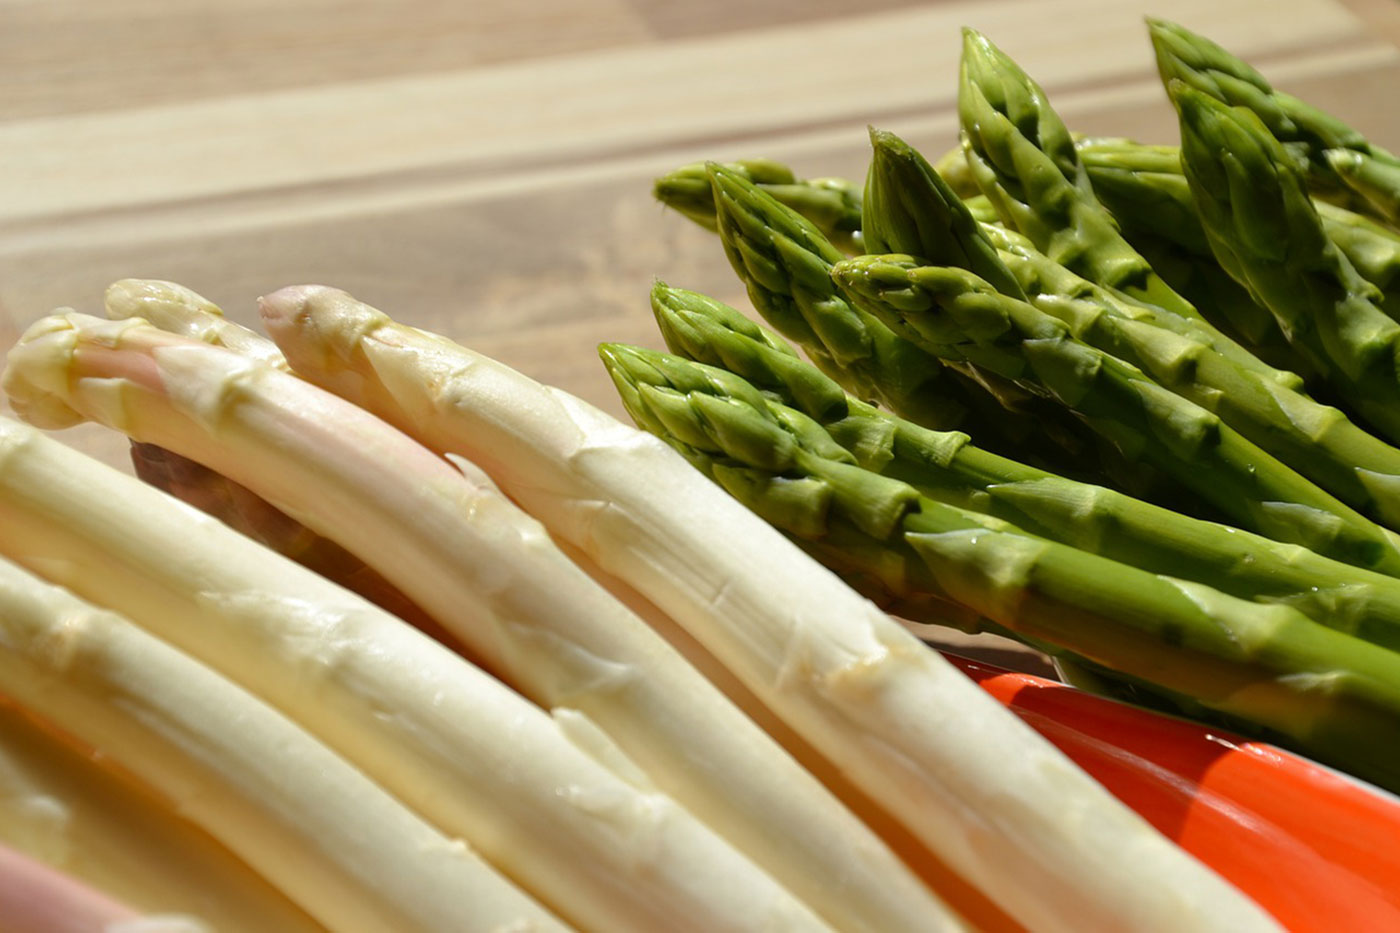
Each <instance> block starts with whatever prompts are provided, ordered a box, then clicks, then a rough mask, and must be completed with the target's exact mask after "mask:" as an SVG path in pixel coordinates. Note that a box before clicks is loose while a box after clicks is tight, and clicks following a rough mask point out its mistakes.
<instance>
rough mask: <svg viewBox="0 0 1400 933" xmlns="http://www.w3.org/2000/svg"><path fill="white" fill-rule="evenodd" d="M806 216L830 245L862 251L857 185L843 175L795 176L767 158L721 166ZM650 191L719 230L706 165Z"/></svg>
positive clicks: (664, 179) (679, 172)
mask: <svg viewBox="0 0 1400 933" xmlns="http://www.w3.org/2000/svg"><path fill="white" fill-rule="evenodd" d="M724 167H725V168H726V169H728V170H729V171H731V172H733V173H735V174H736V175H738V176H740V177H742V178H745V179H747V180H749V181H750V182H752V183H754V184H755V185H757V186H758V187H759V188H761V189H762V190H764V191H766V192H768V193H769V194H770V195H772V196H773V198H774V199H775V200H777V201H778V202H779V203H781V204H786V205H787V206H788V207H790V208H792V209H793V210H795V211H797V213H799V214H801V215H802V216H803V217H805V218H807V220H808V221H810V222H811V223H812V224H813V225H814V226H815V227H816V228H817V229H818V230H820V231H821V232H822V234H823V235H824V236H825V237H826V238H827V239H828V240H830V241H831V243H832V245H833V246H835V247H837V248H838V249H840V250H841V251H842V252H845V253H859V252H864V248H863V246H862V244H861V237H860V212H861V203H860V200H861V195H860V188H859V187H858V186H856V185H854V184H852V183H851V182H849V181H846V180H845V179H843V178H811V179H802V178H798V177H797V176H796V175H795V174H794V173H793V171H792V169H790V168H788V167H787V166H786V165H783V164H782V163H779V162H773V161H771V160H769V159H750V160H746V161H742V162H729V163H726V164H725V166H724ZM652 193H653V195H654V196H655V197H656V199H657V200H658V201H660V202H661V203H662V204H665V205H666V206H667V207H670V208H673V209H675V210H677V211H679V212H680V213H682V214H684V215H685V216H686V217H688V218H690V219H691V220H693V221H694V222H695V223H697V224H699V225H700V226H702V227H704V228H705V229H706V230H717V229H718V228H717V226H716V221H715V198H714V192H713V189H712V188H711V186H710V175H709V172H708V171H707V170H706V168H705V163H703V162H696V163H694V164H691V165H684V166H681V167H680V168H678V169H676V170H675V171H673V172H669V173H667V174H665V175H663V176H661V177H660V178H658V179H656V181H655V183H654V184H653V186H652Z"/></svg>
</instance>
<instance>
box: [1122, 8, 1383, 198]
mask: <svg viewBox="0 0 1400 933" xmlns="http://www.w3.org/2000/svg"><path fill="white" fill-rule="evenodd" d="M1147 27H1148V32H1149V33H1150V35H1151V37H1152V48H1153V51H1154V52H1155V53H1156V55H1157V70H1158V72H1159V73H1160V74H1161V76H1162V83H1163V84H1164V85H1170V84H1171V83H1172V81H1180V82H1181V83H1183V84H1185V85H1187V86H1188V87H1191V88H1192V89H1194V90H1196V91H1199V92H1200V93H1202V94H1206V95H1208V96H1210V97H1212V98H1214V99H1215V100H1218V101H1220V102H1221V103H1224V104H1229V105H1232V106H1237V107H1244V108H1246V109H1248V110H1250V111H1252V112H1253V113H1254V114H1255V116H1257V117H1258V118H1259V119H1260V120H1261V121H1262V122H1263V124H1264V126H1266V127H1268V130H1269V133H1270V134H1271V135H1272V136H1273V137H1274V138H1275V139H1277V140H1279V141H1280V142H1281V143H1283V144H1285V145H1286V146H1287V147H1288V149H1287V151H1288V153H1289V158H1290V159H1291V160H1292V161H1293V162H1294V163H1295V164H1296V165H1298V166H1299V167H1301V168H1303V169H1304V170H1305V171H1306V173H1307V177H1308V179H1309V181H1310V183H1311V185H1312V187H1313V188H1314V189H1315V190H1317V191H1318V193H1319V194H1321V195H1323V196H1325V197H1330V198H1339V199H1341V200H1342V202H1343V203H1345V204H1356V199H1354V198H1349V197H1348V190H1347V189H1348V186H1347V185H1346V183H1345V181H1344V177H1343V176H1341V175H1339V173H1338V172H1337V169H1336V167H1335V166H1334V165H1332V164H1331V163H1330V162H1329V160H1328V158H1327V156H1326V155H1325V153H1326V151H1327V150H1329V149H1342V150H1349V151H1352V152H1355V153H1359V154H1361V155H1363V156H1365V157H1366V159H1367V160H1368V161H1370V162H1373V163H1385V164H1389V165H1392V166H1400V162H1397V161H1396V159H1395V157H1394V156H1392V155H1391V154H1390V153H1389V152H1386V151H1385V150H1384V149H1381V148H1380V147H1379V146H1376V145H1373V144H1372V143H1371V142H1370V141H1369V140H1367V139H1366V137H1365V136H1363V135H1362V134H1361V133H1360V132H1358V131H1357V130H1355V129H1353V128H1352V127H1350V126H1347V125H1346V124H1345V123H1343V122H1342V121H1341V120H1338V119H1337V118H1336V117H1333V116H1331V115H1330V114H1326V113H1323V112H1322V111H1321V110H1318V109H1317V108H1315V107H1312V106H1309V105H1308V104H1306V103H1304V102H1303V101H1301V100H1299V99H1298V98H1296V97H1293V96H1291V95H1289V94H1284V93H1282V92H1280V91H1276V90H1274V88H1273V86H1272V85H1271V84H1269V82H1268V80H1267V79H1265V78H1264V76H1263V75H1261V74H1260V73H1259V72H1258V71H1256V70H1255V69H1254V68H1252V67H1250V66H1249V65H1248V64H1246V63H1245V62H1243V61H1241V60H1240V59H1239V58H1237V57H1235V56H1234V55H1231V54H1230V53H1229V52H1228V51H1226V50H1225V49H1223V48H1221V47H1220V46H1219V45H1217V44H1216V43H1214V42H1212V41H1211V40H1209V39H1207V38H1205V37H1204V36H1201V35H1198V34H1196V33H1194V32H1191V31H1190V30H1188V29H1184V28H1182V27H1181V26H1178V25H1177V24H1175V23H1170V22H1167V21H1166V20H1161V19H1153V18H1149V19H1148V20H1147Z"/></svg>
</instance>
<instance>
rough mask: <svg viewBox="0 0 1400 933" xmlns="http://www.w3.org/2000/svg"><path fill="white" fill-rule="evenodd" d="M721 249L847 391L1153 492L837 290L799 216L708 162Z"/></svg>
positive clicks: (1062, 424)
mask: <svg viewBox="0 0 1400 933" xmlns="http://www.w3.org/2000/svg"><path fill="white" fill-rule="evenodd" d="M710 175H711V180H712V183H713V186H714V201H715V206H716V211H717V224H718V227H719V231H720V237H721V239H722V241H723V243H724V248H725V253H726V254H727V255H728V257H729V261H730V265H732V266H733V267H734V270H735V272H737V273H738V274H739V276H740V277H741V278H743V279H744V281H745V284H746V285H747V286H748V293H749V300H750V301H751V302H752V303H753V306H754V308H755V309H757V311H758V312H759V314H760V315H761V316H762V317H763V318H764V319H765V320H766V321H767V322H768V323H769V324H770V325H772V326H773V327H774V329H776V330H777V331H778V332H780V333H781V334H783V335H784V336H785V337H787V338H788V339H790V340H792V341H794V342H795V343H797V344H799V345H800V346H801V347H802V348H803V350H805V351H806V352H807V354H808V355H809V356H811V357H812V358H813V361H814V362H816V363H817V364H818V365H819V366H821V367H822V369H823V371H824V372H826V373H827V375H829V376H831V377H832V378H833V379H835V380H836V381H838V382H840V383H841V384H842V385H843V386H844V387H845V388H846V389H847V391H850V392H851V393H853V394H855V395H858V396H860V397H861V398H863V399H866V400H871V401H878V402H879V403H880V404H882V405H884V406H885V407H886V408H889V409H890V410H891V411H895V412H898V413H899V414H900V415H901V416H903V417H906V418H908V419H909V420H911V421H914V422H917V423H918V424H924V425H928V426H929V427H933V428H955V427H959V426H960V425H964V424H973V423H975V425H976V431H977V434H978V438H979V440H982V441H983V442H984V443H987V444H988V445H989V446H992V447H994V448H996V449H1002V450H1013V449H1020V450H1026V451H1029V452H1032V453H1033V454H1034V455H1035V456H1036V457H1038V458H1040V459H1041V460H1042V462H1045V463H1047V464H1054V465H1055V466H1056V467H1057V468H1058V469H1060V470H1062V471H1071V472H1072V471H1075V470H1081V471H1082V470H1083V469H1085V466H1086V465H1090V466H1091V467H1092V466H1097V465H1099V464H1105V458H1107V461H1106V465H1105V466H1104V468H1105V469H1108V470H1110V471H1112V472H1113V475H1114V476H1115V478H1116V479H1117V480H1118V481H1121V482H1125V483H1129V484H1134V483H1137V484H1138V485H1130V486H1129V488H1135V489H1139V490H1140V489H1142V488H1144V487H1147V488H1150V484H1151V483H1152V482H1153V481H1154V480H1155V479H1156V477H1155V476H1152V475H1144V476H1141V477H1136V476H1133V475H1131V473H1130V471H1128V470H1127V469H1125V465H1124V464H1122V459H1121V458H1115V456H1114V453H1113V451H1111V450H1107V449H1105V448H1104V446H1103V445H1102V444H1101V443H1100V442H1098V440H1097V439H1096V438H1095V437H1093V435H1092V433H1090V432H1086V431H1085V430H1084V429H1083V428H1082V427H1081V426H1080V425H1078V424H1076V423H1074V422H1073V420H1072V419H1067V418H1065V417H1064V416H1063V414H1062V413H1060V412H1059V411H1057V410H1056V409H1055V406H1047V405H1046V404H1045V403H1044V402H1043V400H1041V399H1039V398H1037V397H1036V396H1034V395H1033V394H1031V393H1028V392H1026V391H1024V390H1023V389H1020V388H1018V387H1017V386H1015V385H1014V384H1012V383H1011V382H1009V381H1008V380H1005V379H1001V378H999V377H997V376H996V375H995V374H992V373H985V372H981V371H979V370H977V369H976V368H975V367H967V366H963V365H962V364H960V363H955V364H954V365H955V366H962V368H961V369H954V368H953V367H951V366H948V365H945V364H944V363H943V361H941V360H940V359H939V358H938V357H936V356H934V355H932V354H929V353H927V352H925V351H924V350H922V349H920V348H919V347H918V346H916V345H915V344H913V343H911V342H910V341H908V340H906V339H904V338H903V337H900V336H899V335H897V334H895V333H894V332H893V331H892V330H890V329H889V328H888V327H886V326H885V325H884V324H883V323H881V322H880V321H878V320H876V319H875V318H874V317H871V316H870V315H869V314H867V313H865V312H864V311H862V310H860V309H859V308H855V307H852V306H851V305H850V304H849V303H847V301H846V300H845V298H844V297H842V296H841V295H840V293H839V292H837V290H836V287H835V284H834V283H833V282H832V280H831V275H830V272H831V266H832V264H833V263H835V262H839V261H840V260H841V259H842V258H844V257H843V256H842V255H841V253H840V252H839V251H838V250H836V248H835V247H833V246H832V245H831V244H830V243H829V242H828V241H827V240H826V239H825V238H823V237H822V235H821V233H820V231H818V230H817V229H816V228H815V227H814V226H812V225H811V224H810V223H808V222H807V221H806V220H804V219H803V218H802V217H801V215H799V214H798V213H797V212H796V211H794V210H792V209H791V208H788V207H786V206H784V205H782V204H779V203H778V202H777V201H776V200H775V199H774V198H772V197H771V196H770V195H768V194H766V193H765V192H763V191H762V190H760V189H759V188H758V187H757V186H755V185H753V184H752V183H751V182H749V181H747V180H746V179H744V178H743V177H741V176H739V175H737V174H736V173H734V172H731V171H729V170H728V169H725V168H724V167H723V166H719V165H711V166H710Z"/></svg>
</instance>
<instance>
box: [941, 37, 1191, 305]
mask: <svg viewBox="0 0 1400 933" xmlns="http://www.w3.org/2000/svg"><path fill="white" fill-rule="evenodd" d="M958 114H959V117H960V119H961V121H962V131H963V149H964V151H965V153H966V155H967V160H968V165H969V167H970V169H971V171H972V175H973V177H974V178H975V179H976V180H977V184H978V186H979V187H980V188H981V189H982V192H983V193H984V194H985V195H987V197H988V198H989V199H990V200H991V202H992V204H993V205H994V206H995V207H996V209H997V212H998V214H1000V215H1001V218H1002V221H1003V222H1004V223H1005V224H1006V225H1007V226H1009V227H1013V228H1015V229H1016V230H1019V231H1020V232H1021V233H1023V234H1025V235H1026V236H1027V237H1029V238H1030V239H1031V241H1032V242H1033V243H1034V244H1035V245H1036V248H1037V249H1039V250H1041V251H1042V252H1044V253H1045V254H1046V255H1048V256H1050V257H1051V258H1052V259H1054V260H1055V261H1056V262H1059V263H1061V264H1063V265H1064V266H1066V267H1068V268H1069V269H1072V270H1073V271H1075V272H1077V273H1078V274H1080V275H1082V276H1084V278H1086V279H1089V280H1090V281H1093V282H1097V283H1099V284H1100V285H1105V286H1108V287H1110V288H1117V289H1119V290H1121V291H1124V292H1126V293H1128V294H1129V295H1131V296H1132V297H1134V298H1139V299H1142V300H1144V301H1146V302H1148V303H1149V304H1153V305H1157V306H1159V307H1161V308H1163V309H1165V310H1167V311H1171V312H1173V313H1175V314H1179V315H1181V316H1183V317H1199V316H1200V315H1199V313H1198V312H1197V311H1196V309H1195V308H1194V307H1192V306H1191V304H1190V303H1189V302H1187V301H1186V300H1185V299H1183V298H1182V297H1181V296H1179V295H1177V294H1176V293H1175V292H1174V291H1172V290H1171V288H1170V287H1169V286H1168V285H1167V284H1166V282H1164V281H1162V279H1161V278H1160V277H1159V276H1158V275H1157V274H1156V273H1155V272H1154V271H1153V269H1152V267H1151V266H1150V265H1148V263H1147V260H1145V259H1143V258H1142V256H1140V255H1139V254H1138V253H1137V252H1136V251H1135V250H1134V249H1133V248H1132V247H1131V246H1130V245H1128V242H1127V241H1126V240H1124V239H1123V237H1122V235H1121V234H1120V233H1119V232H1118V227H1117V225H1116V224H1115V223H1114V221H1113V218H1112V217H1111V216H1110V215H1109V213H1108V212H1107V211H1105V210H1104V208H1103V206H1102V205H1101V204H1099V202H1098V199H1097V198H1096V197H1095V196H1094V189H1093V186H1092V185H1091V184H1090V183H1089V178H1088V175H1087V174H1086V173H1085V171H1084V167H1083V166H1082V165H1081V164H1080V162H1079V159H1078V156H1077V155H1076V154H1075V150H1074V140H1073V138H1072V137H1071V136H1070V133H1069V130H1068V129H1066V128H1065V125H1064V123H1063V122H1061V120H1060V118H1059V116H1058V115H1057V114H1056V113H1055V111H1054V110H1053V109H1052V108H1051V107H1050V103H1049V101H1048V100H1046V97H1045V92H1044V91H1043V90H1042V89H1041V87H1040V85H1038V84H1036V83H1035V81H1033V80H1032V79H1031V78H1030V76H1029V75H1027V74H1026V73H1025V72H1024V71H1022V70H1021V68H1020V67H1019V66H1018V65H1017V64H1016V63H1015V62H1014V61H1012V60H1011V59H1010V58H1009V57H1007V56H1006V55H1005V54H1004V53H1003V52H1002V51H1001V50H1000V49H998V48H997V47H996V46H994V45H993V44H992V43H991V42H990V41H988V40H987V38H986V37H985V36H983V35H981V34H980V33H978V32H976V31H974V30H971V29H965V30H963V54H962V65H961V70H960V83H959V86H958Z"/></svg>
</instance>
